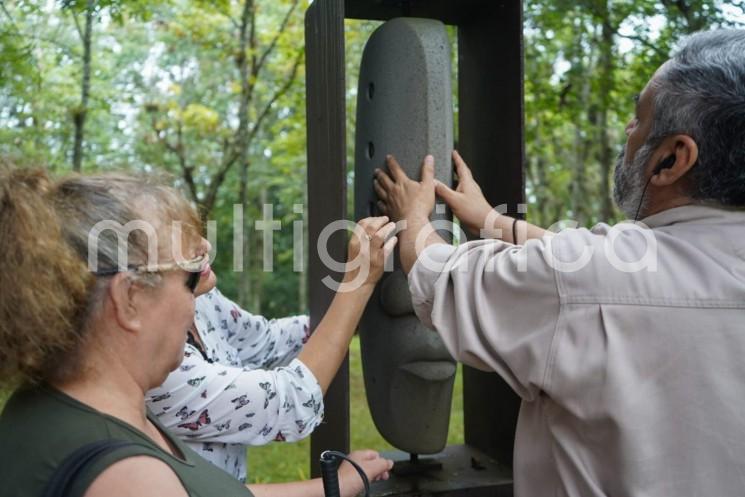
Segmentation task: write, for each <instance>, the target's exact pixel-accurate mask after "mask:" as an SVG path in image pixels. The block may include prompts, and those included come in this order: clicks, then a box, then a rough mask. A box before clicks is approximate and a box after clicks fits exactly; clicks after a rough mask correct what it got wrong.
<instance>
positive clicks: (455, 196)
mask: <svg viewBox="0 0 745 497" xmlns="http://www.w3.org/2000/svg"><path fill="white" fill-rule="evenodd" d="M453 161H454V162H455V171H456V173H458V186H457V188H456V189H455V190H453V189H451V188H449V187H448V186H447V185H445V184H444V183H441V182H439V181H437V180H435V189H436V191H437V195H439V196H440V198H442V199H443V200H444V201H445V203H446V204H448V206H449V207H450V209H451V210H452V211H453V214H454V215H455V216H456V217H457V218H458V219H460V222H461V224H462V225H463V226H464V227H465V228H466V229H468V231H470V232H471V233H473V234H475V235H479V234H480V232H481V230H482V229H484V228H486V229H489V228H491V226H486V225H487V224H490V223H487V219H488V217H489V214H490V213H491V212H492V210H493V209H492V206H491V205H489V202H487V201H486V198H484V194H483V193H482V192H481V188H480V187H479V185H478V183H476V180H474V179H473V175H472V174H471V170H470V169H469V168H468V165H466V163H465V161H464V160H463V158H462V157H461V156H460V154H459V153H458V152H457V151H453Z"/></svg>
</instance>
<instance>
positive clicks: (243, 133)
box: [236, 0, 258, 312]
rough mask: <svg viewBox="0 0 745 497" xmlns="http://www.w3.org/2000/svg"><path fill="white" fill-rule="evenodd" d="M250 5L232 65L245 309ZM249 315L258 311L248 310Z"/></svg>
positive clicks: (245, 6) (248, 279) (250, 1)
mask: <svg viewBox="0 0 745 497" xmlns="http://www.w3.org/2000/svg"><path fill="white" fill-rule="evenodd" d="M253 16H254V3H253V0H246V2H245V3H244V4H243V13H242V15H241V27H240V31H239V34H238V46H239V48H238V50H239V51H238V55H237V57H236V64H237V66H238V74H239V77H240V81H241V100H240V104H239V108H238V130H237V131H236V146H237V147H238V164H239V167H240V182H239V185H238V203H239V204H240V205H241V208H242V209H243V220H244V226H243V245H242V246H243V261H244V265H245V263H246V262H248V271H247V272H245V273H244V274H243V277H242V278H241V281H240V284H239V285H238V299H239V300H240V303H241V305H243V306H248V305H249V298H250V296H251V286H252V285H251V278H252V275H251V272H252V270H253V265H252V264H251V262H250V261H251V257H252V256H253V255H254V254H253V253H254V252H255V250H251V247H250V245H251V242H252V241H253V238H255V237H251V236H250V232H252V231H253V230H251V227H250V222H249V220H250V212H249V209H248V204H249V201H248V166H249V163H248V104H249V101H250V99H251V85H250V82H249V78H248V54H247V48H248V41H249V36H250V34H249V26H250V25H252V24H253V20H252V18H253ZM251 310H252V311H253V312H258V309H254V308H253V307H252V308H251Z"/></svg>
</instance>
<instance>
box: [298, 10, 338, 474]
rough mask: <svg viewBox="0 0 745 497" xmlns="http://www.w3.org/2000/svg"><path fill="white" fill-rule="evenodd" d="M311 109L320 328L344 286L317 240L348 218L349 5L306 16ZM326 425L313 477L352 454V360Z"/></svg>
mask: <svg viewBox="0 0 745 497" xmlns="http://www.w3.org/2000/svg"><path fill="white" fill-rule="evenodd" d="M305 44H306V92H307V95H306V108H307V130H308V131H307V133H308V217H309V219H308V239H309V240H310V241H311V243H310V250H309V255H308V281H309V293H308V296H309V297H308V298H309V306H310V316H311V323H310V324H311V327H312V328H313V329H315V327H316V326H317V325H318V323H319V321H320V319H321V317H323V315H324V314H325V313H326V310H327V309H328V307H329V305H330V304H331V300H332V299H333V297H334V292H333V291H332V290H331V289H330V288H328V287H327V286H326V285H325V284H324V283H323V279H324V278H325V277H326V276H331V277H332V278H334V280H336V281H341V276H342V275H341V274H339V273H334V272H333V271H331V270H330V269H329V268H327V267H326V265H325V264H324V263H323V261H322V260H321V257H320V254H319V251H318V250H316V245H315V241H316V240H318V237H319V235H320V233H321V231H322V230H323V229H324V228H325V227H326V226H327V225H329V224H330V223H331V222H333V221H336V220H338V219H346V216H347V158H346V157H347V154H346V151H347V144H346V135H345V129H346V107H345V93H346V90H345V85H344V1H343V0H316V1H315V2H313V4H312V5H311V6H310V8H309V9H308V12H307V13H306V16H305ZM346 246H347V234H346V232H344V231H339V232H337V233H335V234H334V235H333V236H332V237H331V239H330V240H329V243H328V246H327V247H326V248H327V251H328V254H329V255H330V256H331V258H332V259H333V260H335V261H339V262H343V261H344V260H345V257H346ZM324 403H325V416H324V423H323V424H322V425H321V426H319V427H318V428H317V429H316V430H315V432H313V436H312V438H311V474H313V476H318V475H319V472H320V468H319V465H318V460H319V456H320V453H321V452H322V451H324V450H327V449H334V450H340V451H343V452H349V360H348V358H347V359H345V360H344V363H343V364H342V365H341V367H340V368H339V372H338V373H337V375H336V378H335V379H334V381H333V382H332V383H331V386H330V388H329V390H328V392H327V393H326V396H325V397H324Z"/></svg>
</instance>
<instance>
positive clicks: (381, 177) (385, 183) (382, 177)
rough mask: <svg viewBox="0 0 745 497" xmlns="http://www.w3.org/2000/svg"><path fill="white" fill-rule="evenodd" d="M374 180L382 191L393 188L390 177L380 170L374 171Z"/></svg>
mask: <svg viewBox="0 0 745 497" xmlns="http://www.w3.org/2000/svg"><path fill="white" fill-rule="evenodd" d="M375 179H376V180H377V182H378V184H379V185H380V186H382V187H383V189H384V190H386V191H389V190H390V189H391V188H393V185H394V183H393V180H392V179H391V177H390V176H388V173H386V172H385V171H383V170H382V169H376V170H375Z"/></svg>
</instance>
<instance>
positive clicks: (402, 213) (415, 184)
mask: <svg viewBox="0 0 745 497" xmlns="http://www.w3.org/2000/svg"><path fill="white" fill-rule="evenodd" d="M386 164H387V165H388V170H389V171H390V176H389V175H388V174H387V173H386V172H385V171H381V170H380V169H376V170H375V180H374V187H375V192H376V193H377V194H378V198H379V199H380V200H379V201H378V208H379V209H380V210H381V212H383V214H386V215H388V216H389V217H390V218H391V219H392V220H393V221H400V220H403V219H405V220H407V221H408V222H409V223H411V222H413V221H415V220H417V221H423V222H425V223H426V222H428V221H429V215H430V213H431V212H432V209H434V208H435V159H434V157H432V156H431V155H428V156H427V157H425V158H424V163H423V164H422V181H415V180H413V179H410V178H409V177H408V176H407V175H406V173H405V172H404V170H403V169H402V168H401V166H400V165H399V164H398V162H396V159H395V158H394V157H393V156H392V155H389V156H388V157H387V158H386Z"/></svg>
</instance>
